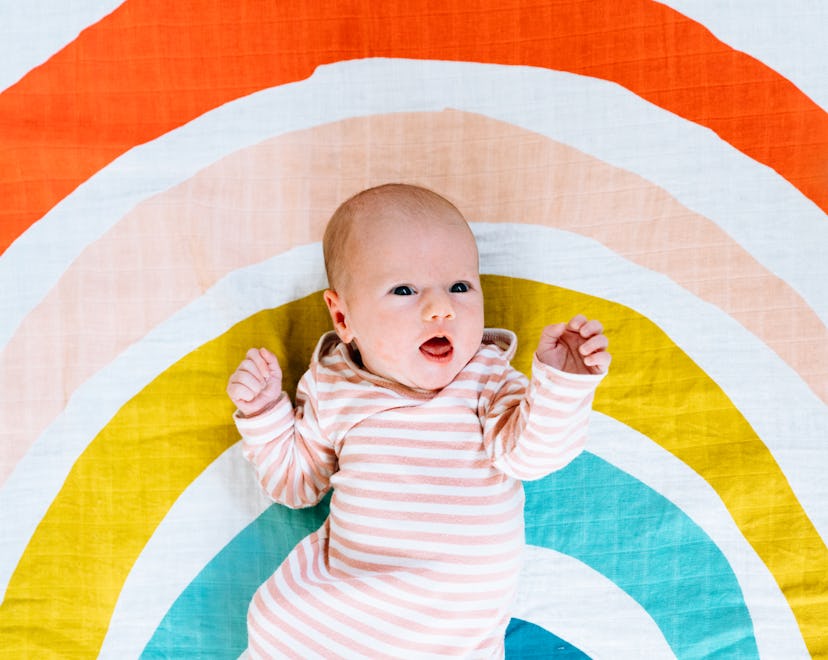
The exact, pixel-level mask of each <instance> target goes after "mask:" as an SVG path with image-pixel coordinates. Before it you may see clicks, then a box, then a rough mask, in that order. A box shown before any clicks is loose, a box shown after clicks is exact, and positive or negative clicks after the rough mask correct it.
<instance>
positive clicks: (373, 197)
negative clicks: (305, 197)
mask: <svg viewBox="0 0 828 660" xmlns="http://www.w3.org/2000/svg"><path fill="white" fill-rule="evenodd" d="M388 207H394V208H396V209H399V210H401V211H403V212H406V213H410V214H412V215H414V214H418V213H425V212H427V211H431V210H433V209H434V208H435V207H436V208H442V209H444V210H448V211H451V212H452V213H454V214H456V215H457V216H458V217H459V218H461V219H463V220H464V221H465V218H463V214H462V213H460V210H459V209H458V208H457V207H456V206H455V205H454V204H452V203H451V202H450V201H449V200H447V199H446V198H445V197H443V196H442V195H440V194H438V193H436V192H434V191H433V190H429V189H428V188H424V187H422V186H417V185H413V184H409V183H385V184H382V185H379V186H375V187H373V188H368V189H366V190H363V191H361V192H358V193H356V194H355V195H353V196H352V197H349V198H348V199H346V200H345V201H344V202H342V204H340V205H339V207H338V208H337V209H336V211H334V213H333V215H332V216H331V219H330V220H329V221H328V225H327V227H325V235H324V237H323V238H322V252H323V255H324V258H325V271H326V273H327V275H328V286H329V287H330V288H331V289H334V290H336V287H337V285H338V284H339V283H340V280H341V274H342V269H341V264H342V262H343V259H344V255H345V248H346V244H347V242H348V237H349V235H350V231H351V228H352V226H353V224H354V222H353V221H354V219H356V218H358V217H360V216H361V215H363V214H365V213H371V212H379V211H382V210H383V209H386V208H388Z"/></svg>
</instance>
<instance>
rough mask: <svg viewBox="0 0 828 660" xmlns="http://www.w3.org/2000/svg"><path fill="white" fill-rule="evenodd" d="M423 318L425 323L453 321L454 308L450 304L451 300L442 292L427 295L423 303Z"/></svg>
mask: <svg viewBox="0 0 828 660" xmlns="http://www.w3.org/2000/svg"><path fill="white" fill-rule="evenodd" d="M423 318H424V320H426V321H437V320H439V319H453V318H454V306H453V305H452V304H451V298H450V297H449V296H448V295H447V294H445V293H442V292H432V293H430V294H427V295H426V296H425V300H424V301H423Z"/></svg>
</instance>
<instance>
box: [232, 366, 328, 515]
mask: <svg viewBox="0 0 828 660" xmlns="http://www.w3.org/2000/svg"><path fill="white" fill-rule="evenodd" d="M316 394H317V391H316V378H315V374H314V370H313V369H309V370H308V371H307V372H306V373H305V375H304V376H303V377H302V379H301V380H300V381H299V385H298V387H297V389H296V408H295V409H294V407H293V406H292V404H291V402H290V398H289V397H288V396H287V394H286V393H285V392H282V396H281V398H280V399H279V401H278V402H277V404H276V406H274V407H273V408H272V409H271V410H269V411H267V412H265V413H263V414H261V415H258V416H256V417H250V418H245V417H241V416H239V414H238V413H236V415H234V420H235V422H236V428H237V429H238V430H239V433H240V434H241V436H242V453H243V454H244V457H245V458H246V459H247V460H248V461H250V463H251V464H252V465H253V467H254V468H255V470H256V474H257V476H258V479H259V482H260V483H261V484H262V487H263V488H264V490H265V492H267V494H268V495H269V496H270V497H271V498H272V499H273V500H274V501H276V502H279V503H280V504H284V505H285V506H288V507H291V508H294V509H298V508H303V507H308V506H313V505H314V504H316V503H318V502H319V500H321V499H322V496H323V495H324V494H325V493H326V492H327V491H328V489H329V488H330V479H331V475H332V474H333V473H334V472H335V471H336V469H337V458H336V454H335V452H334V449H333V446H332V445H331V444H330V442H328V441H327V439H326V438H325V436H324V434H323V433H322V432H321V430H320V425H319V418H318V410H317V407H316V401H317V400H318V399H317V396H316Z"/></svg>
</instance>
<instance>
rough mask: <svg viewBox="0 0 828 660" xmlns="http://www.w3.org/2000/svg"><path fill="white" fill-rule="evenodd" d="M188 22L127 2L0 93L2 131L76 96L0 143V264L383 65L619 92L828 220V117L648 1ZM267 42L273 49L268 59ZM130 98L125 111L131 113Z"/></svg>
mask: <svg viewBox="0 0 828 660" xmlns="http://www.w3.org/2000/svg"><path fill="white" fill-rule="evenodd" d="M190 11H191V7H190V5H174V6H169V7H165V13H164V20H163V22H162V23H159V19H158V16H157V8H156V7H155V5H154V4H153V3H150V2H143V1H142V0H127V2H125V3H124V4H123V5H121V6H120V7H119V8H118V9H117V10H115V11H114V12H113V13H112V14H110V15H109V16H107V17H106V18H105V19H104V20H102V21H100V22H99V23H97V24H96V25H94V26H92V27H91V28H90V29H88V30H87V31H85V32H84V33H83V34H82V35H81V36H80V37H79V38H78V39H77V40H75V41H74V42H73V43H72V44H70V45H69V46H67V48H65V49H64V50H63V51H61V52H60V53H58V54H57V55H56V56H55V57H53V58H52V59H51V60H50V61H49V63H48V64H49V65H48V66H47V67H43V68H40V69H35V70H34V71H31V72H30V73H29V74H28V75H27V76H25V77H24V78H23V79H22V80H21V81H20V82H18V83H17V84H15V85H13V86H12V87H11V88H9V89H7V90H6V91H5V92H4V93H3V94H2V95H0V123H2V124H7V125H20V126H24V125H26V124H25V123H24V122H19V121H16V120H17V119H18V118H20V117H27V116H29V114H30V113H31V104H30V102H29V100H30V99H31V98H33V97H38V96H44V95H46V96H48V95H49V94H50V93H51V90H54V89H61V87H62V85H61V83H62V82H63V81H64V80H67V79H71V80H73V81H74V85H75V86H74V93H73V94H72V95H71V96H69V97H68V98H62V99H61V102H55V103H49V104H43V105H42V106H40V107H38V115H37V117H35V118H34V119H36V121H33V122H31V125H32V126H36V131H35V132H29V131H20V132H19V133H15V134H13V135H10V136H3V138H4V139H3V140H2V142H0V171H16V172H20V175H19V176H18V177H17V180H16V181H14V182H7V181H3V182H0V197H2V198H3V199H7V200H9V203H8V205H7V206H6V207H5V208H4V209H2V216H0V218H2V223H0V225H2V226H3V227H5V228H6V231H5V232H4V234H3V235H2V236H0V249H1V250H5V248H7V247H8V245H9V244H10V243H11V242H12V241H13V240H14V239H15V238H16V237H17V236H19V235H20V234H21V233H23V231H25V229H26V228H27V227H29V226H30V225H31V224H32V223H33V222H35V221H36V220H37V219H38V218H40V217H41V216H42V215H44V214H45V213H46V211H48V209H50V208H52V207H53V206H54V205H55V204H56V203H57V202H58V201H59V200H60V199H62V198H63V197H65V196H66V195H67V194H68V193H69V192H71V190H72V189H74V188H75V187H76V186H77V185H78V184H79V183H81V182H82V181H84V180H86V179H87V178H89V177H90V176H91V175H92V174H93V173H94V172H96V171H97V170H99V169H101V168H102V167H103V166H105V165H106V164H107V163H108V162H111V161H112V160H113V159H114V158H117V157H118V156H119V155H120V154H122V153H124V152H125V151H127V150H128V149H129V148H131V147H132V146H135V145H137V144H142V143H144V142H148V141H150V140H152V139H155V138H156V137H158V136H159V135H161V134H163V133H165V132H168V131H169V130H172V129H173V128H175V127H176V126H180V125H182V124H184V123H186V122H187V121H190V120H192V119H193V118H195V117H196V116H198V115H200V114H203V113H204V112H207V111H209V110H210V109H211V108H215V107H218V106H219V105H221V104H223V103H226V102H228V101H231V100H233V99H235V98H239V97H241V96H244V95H247V94H250V93H252V92H255V91H257V90H260V89H264V88H268V87H272V86H276V85H282V84H286V83H289V82H295V81H297V80H300V79H303V78H306V77H307V76H309V75H311V73H312V72H313V70H314V69H315V68H316V67H318V66H319V65H322V64H327V63H330V62H332V61H337V60H346V59H357V58H363V57H377V56H383V57H417V58H422V59H437V60H470V61H489V62H498V63H502V64H508V65H514V64H518V65H530V66H538V67H544V68H549V69H559V70H566V71H572V72H575V73H581V74H584V75H589V76H592V77H596V78H604V79H606V80H611V81H614V82H617V83H619V84H621V85H623V86H625V87H627V88H628V89H630V90H632V91H633V92H634V93H636V94H638V95H639V96H641V97H642V98H645V99H647V100H648V101H651V102H653V103H655V104H656V105H660V106H661V107H664V108H665V109H667V110H669V111H670V112H673V113H676V114H678V115H681V116H684V117H687V118H688V119H690V120H691V121H695V122H698V123H700V124H702V125H704V126H708V127H709V128H711V129H712V130H714V131H715V132H716V133H718V134H719V135H721V136H723V137H724V139H726V140H728V141H729V142H731V143H732V144H733V145H734V146H736V147H737V148H738V149H740V150H741V151H743V152H745V153H746V154H748V155H749V156H750V157H751V158H754V159H756V160H758V161H759V162H762V163H764V164H766V165H768V166H770V167H772V168H773V169H775V170H776V171H778V172H780V173H782V175H783V176H784V177H785V178H787V179H788V180H789V181H790V182H791V183H793V184H794V185H795V186H796V187H797V188H799V190H801V191H802V192H803V194H804V195H805V196H806V197H808V198H810V199H812V200H813V201H814V202H815V203H816V204H817V205H819V206H820V207H821V208H823V210H825V209H828V191H826V190H825V188H824V186H823V185H822V184H823V182H824V179H823V176H824V168H825V165H826V158H828V156H826V149H825V145H826V144H828V115H826V113H825V112H823V111H822V110H821V109H820V108H819V106H817V105H816V104H815V103H814V102H813V101H811V100H810V99H809V98H808V97H807V96H805V95H804V94H802V92H800V91H799V90H798V89H797V88H796V87H795V86H794V85H793V84H792V83H790V82H789V81H788V80H786V79H785V78H783V77H781V76H779V75H778V74H776V73H775V72H773V71H772V70H770V69H768V68H767V67H766V66H764V65H763V64H761V63H760V62H758V61H756V60H754V59H753V58H750V57H748V56H746V55H744V54H743V53H740V52H738V51H734V50H732V49H730V48H728V47H727V46H725V45H724V44H722V43H721V42H719V41H718V40H717V39H715V38H714V37H713V36H712V35H711V34H710V33H709V31H707V30H706V29H705V28H704V27H703V26H701V25H699V24H697V23H695V22H693V21H691V20H690V19H688V18H686V17H685V16H683V15H681V14H679V13H677V12H675V11H673V10H672V9H670V8H668V7H666V6H664V5H662V4H659V3H656V2H651V1H650V0H629V1H628V2H626V3H624V4H623V5H619V4H618V3H616V2H613V1H612V0H580V1H579V2H570V3H564V4H556V5H554V8H553V7H549V6H546V7H544V6H537V5H526V6H523V7H511V8H503V9H500V10H497V11H486V12H477V13H476V15H475V20H473V21H470V20H469V14H468V9H467V7H466V5H465V4H464V3H463V2H461V1H460V0H454V1H453V2H449V3H447V4H446V5H445V6H444V7H443V8H442V10H441V11H440V12H438V13H434V12H432V11H430V9H429V7H428V4H427V3H425V2H423V0H411V1H409V2H406V3H405V7H404V8H398V7H397V6H395V5H393V4H384V5H382V7H381V8H378V7H376V6H375V5H374V4H373V3H371V2H368V1H365V2H361V3H354V4H353V5H352V6H350V7H349V9H348V11H347V12H345V11H336V10H335V9H332V8H331V7H328V6H325V7H321V6H319V7H317V6H315V5H301V6H292V5H291V6H287V5H283V4H282V3H271V2H266V1H264V0H260V1H259V2H255V3H254V2H252V1H251V2H248V3H244V4H238V5H233V6H232V7H224V6H222V7H218V6H215V5H209V4H208V5H203V6H201V7H199V20H198V21H197V22H196V23H194V22H192V21H191V20H190V19H191V18H192V16H191V14H190ZM331 21H335V22H336V23H337V29H336V30H332V31H330V32H329V31H325V30H316V29H314V30H309V29H301V28H302V26H305V27H307V26H312V25H314V26H318V25H324V24H325V23H328V24H330V22H331ZM134 26H141V27H142V28H143V29H137V30H136V29H134ZM366 26H372V28H371V29H366ZM274 35H278V38H274ZM390 35H394V36H395V39H390V38H389V37H390ZM415 35H416V38H415ZM455 35H463V37H464V38H463V39H456V38H455ZM262 44H268V46H269V47H270V48H271V49H272V50H270V51H269V52H268V56H267V57H262V55H261V48H262V47H261V45H262ZM415 44H428V46H419V47H417V46H415ZM688 45H690V47H689V48H688ZM601 52H607V53H614V52H627V53H630V54H631V56H630V57H627V58H625V59H624V60H618V59H617V58H615V57H610V58H607V59H606V60H605V61H603V60H602V59H600V58H596V57H595V53H601ZM162 57H163V65H161V64H160V60H161V58H162ZM124 63H129V66H124ZM710 87H713V88H715V90H716V93H715V94H709V93H707V90H708V88H710ZM125 94H127V95H129V97H130V100H131V101H132V102H131V103H123V98H124V95H125ZM744 107H750V108H751V112H749V113H745V112H744V111H743V110H742V109H743V108H744ZM74 117H83V118H84V119H85V121H81V122H77V123H74V122H73V123H72V125H73V126H75V127H76V129H77V132H78V134H77V135H73V143H72V144H67V143H66V135H65V134H64V133H63V131H62V129H61V128H60V127H62V126H64V125H65V124H64V122H65V120H66V118H74ZM768 144H771V145H777V144H778V145H785V146H784V147H782V148H770V149H768V148H767V145H768ZM73 145H81V146H77V147H74V146H73ZM788 145H793V146H795V147H796V148H795V149H791V148H790V147H789V146H788ZM67 150H68V151H69V152H70V153H71V155H67V154H66V151H67ZM55 168H59V169H55ZM10 183H13V185H10Z"/></svg>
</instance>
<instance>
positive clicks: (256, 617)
mask: <svg viewBox="0 0 828 660" xmlns="http://www.w3.org/2000/svg"><path fill="white" fill-rule="evenodd" d="M515 348H516V345H515V337H514V335H513V334H512V333H509V332H506V331H500V332H497V331H495V332H492V331H489V332H487V334H486V337H485V339H484V345H483V346H482V347H481V349H480V350H479V351H478V352H477V354H476V356H475V357H474V359H473V360H472V361H471V362H470V363H469V364H468V365H467V366H466V368H465V369H463V371H461V373H460V374H459V375H458V377H457V378H456V379H455V381H454V382H453V383H451V384H450V385H449V386H448V387H446V388H445V389H443V390H441V391H440V392H437V393H433V392H419V391H411V390H406V389H404V388H401V387H399V386H395V385H394V384H393V383H389V382H388V381H383V380H382V379H380V378H378V377H376V376H373V375H371V374H368V373H367V372H365V371H363V370H362V369H360V368H359V367H358V366H357V365H355V364H354V363H353V361H352V360H351V358H350V356H349V354H348V350H347V348H346V347H345V346H344V345H342V344H341V343H339V342H338V340H336V339H335V335H333V333H329V334H328V335H326V336H325V337H323V339H322V340H320V343H319V346H318V347H317V350H316V352H315V354H314V359H313V361H312V363H311V368H310V369H309V371H308V372H307V373H306V374H305V376H304V377H303V378H302V381H301V382H300V384H299V388H298V390H297V408H296V410H295V411H294V409H293V407H292V406H291V404H290V402H289V400H288V399H287V397H286V396H283V398H282V400H281V402H280V403H278V404H277V406H276V407H275V408H274V409H273V410H271V411H268V412H267V413H265V414H263V415H261V416H260V417H258V418H253V419H244V418H237V420H236V423H237V426H238V428H239V430H240V432H241V433H242V436H243V448H244V452H245V455H246V457H247V458H248V460H250V461H251V462H252V463H253V465H254V466H255V468H256V471H257V473H258V476H259V479H260V481H261V483H262V485H263V487H264V488H265V490H266V491H267V492H268V493H269V494H270V496H271V497H273V498H274V499H275V500H276V501H279V502H282V503H283V504H287V505H289V506H294V507H300V506H309V505H312V504H314V503H315V502H317V501H318V500H319V499H320V498H321V497H322V496H323V495H324V493H325V492H327V490H328V489H329V488H330V487H333V488H334V493H333V496H332V498H331V505H330V516H329V517H328V519H327V520H326V521H325V524H324V525H323V527H322V528H321V529H319V530H317V531H316V532H315V533H313V534H311V535H310V536H309V537H307V538H305V539H304V540H303V541H302V542H301V543H300V544H299V545H298V546H297V547H296V548H295V549H294V550H293V552H291V554H290V555H289V556H288V558H287V559H286V560H285V561H284V562H283V564H282V565H281V566H280V568H279V569H278V570H277V571H276V573H274V574H273V575H272V576H271V577H270V578H269V579H268V580H267V581H266V582H265V584H264V585H262V587H261V588H260V589H259V591H258V592H257V593H256V596H255V598H254V599H253V602H252V603H251V606H250V610H249V613H248V626H249V635H250V640H249V652H250V653H251V655H253V656H254V657H273V656H274V655H276V656H283V655H286V654H287V655H291V656H299V657H319V656H324V655H325V654H326V653H331V652H333V653H338V652H341V654H342V656H343V657H377V656H382V657H481V658H491V657H502V655H503V652H504V650H503V635H504V631H505V628H506V625H507V624H508V622H509V617H510V606H511V603H512V600H513V598H514V595H515V589H516V586H517V576H518V573H519V571H520V566H521V559H522V554H523V547H524V534H523V501H524V497H523V487H522V485H521V480H523V479H528V478H537V477H540V476H543V475H545V474H548V473H549V472H552V471H554V470H556V469H559V468H560V467H563V466H564V465H566V464H567V463H568V462H569V461H571V460H572V459H573V458H574V457H575V456H577V455H578V453H579V452H580V451H581V449H582V448H583V445H584V442H585V439H586V428H587V422H588V417H589V411H590V407H591V401H592V395H593V391H594V388H595V387H596V385H597V384H598V382H599V381H600V380H601V377H600V376H570V375H568V374H563V373H561V372H557V371H556V370H554V369H551V368H549V367H545V366H544V365H542V364H540V363H539V362H537V361H536V364H535V365H534V366H533V376H532V380H531V382H528V381H527V379H526V377H525V376H523V375H522V374H521V373H520V372H518V371H516V370H515V369H513V368H512V367H511V366H510V364H509V360H510V359H511V357H512V355H513V354H514V350H515Z"/></svg>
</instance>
